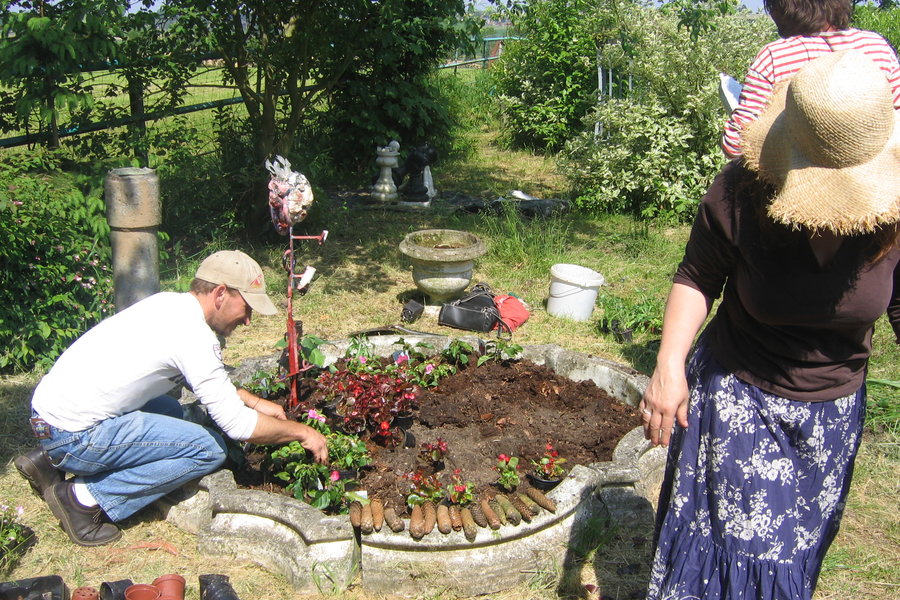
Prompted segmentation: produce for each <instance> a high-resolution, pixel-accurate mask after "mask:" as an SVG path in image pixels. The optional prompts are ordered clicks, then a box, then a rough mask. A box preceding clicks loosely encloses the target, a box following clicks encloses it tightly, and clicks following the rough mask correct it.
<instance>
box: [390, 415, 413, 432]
mask: <svg viewBox="0 0 900 600" xmlns="http://www.w3.org/2000/svg"><path fill="white" fill-rule="evenodd" d="M393 425H394V427H399V428H400V429H403V430H406V429H409V428H410V427H412V426H413V416H412V415H402V416H401V415H397V416H396V417H394V422H393Z"/></svg>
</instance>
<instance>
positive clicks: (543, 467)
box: [531, 442, 566, 479]
mask: <svg viewBox="0 0 900 600" xmlns="http://www.w3.org/2000/svg"><path fill="white" fill-rule="evenodd" d="M565 462H566V459H565V458H562V457H560V455H559V452H558V451H557V450H556V449H555V448H554V447H553V444H552V443H551V442H547V446H546V447H545V449H544V455H543V456H542V457H541V458H540V459H538V460H532V461H531V466H532V467H534V469H533V471H532V473H533V474H534V475H536V476H538V477H540V478H542V479H559V478H560V477H562V476H563V475H565V473H566V470H565V469H564V468H563V466H562V465H563V463H565Z"/></svg>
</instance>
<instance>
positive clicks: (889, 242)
mask: <svg viewBox="0 0 900 600" xmlns="http://www.w3.org/2000/svg"><path fill="white" fill-rule="evenodd" d="M898 243H900V224H898V223H894V224H893V225H884V226H882V227H879V228H878V229H876V230H875V233H873V234H872V245H871V246H870V248H869V252H868V255H869V257H870V261H871V262H873V263H874V262H878V261H879V260H881V259H882V258H884V257H885V256H887V254H888V253H889V252H890V251H891V250H893V249H894V246H896V245H897V244H898Z"/></svg>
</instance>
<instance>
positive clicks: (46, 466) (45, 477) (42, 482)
mask: <svg viewBox="0 0 900 600" xmlns="http://www.w3.org/2000/svg"><path fill="white" fill-rule="evenodd" d="M13 464H14V465H16V470H17V471H19V473H20V474H21V475H22V477H24V478H25V480H26V481H27V482H28V483H29V484H31V489H33V490H34V491H35V493H36V494H37V495H38V496H40V497H41V498H43V497H44V492H46V491H47V490H48V489H49V488H50V486H51V485H53V484H54V483H59V482H60V481H62V480H63V472H62V471H60V470H59V469H57V468H56V467H54V466H53V463H52V462H50V457H49V456H47V453H46V452H44V449H43V448H42V447H40V446H38V447H37V448H35V449H34V450H29V451H28V452H26V453H25V454H22V455H20V456H17V457H16V459H15V460H14V461H13Z"/></svg>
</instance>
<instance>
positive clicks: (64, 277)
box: [0, 155, 113, 372]
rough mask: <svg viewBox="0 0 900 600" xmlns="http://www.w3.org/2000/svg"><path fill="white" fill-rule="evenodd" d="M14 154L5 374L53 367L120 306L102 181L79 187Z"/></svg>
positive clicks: (3, 170) (3, 213) (1, 326)
mask: <svg viewBox="0 0 900 600" xmlns="http://www.w3.org/2000/svg"><path fill="white" fill-rule="evenodd" d="M11 158H13V159H14V160H7V161H4V162H3V163H2V164H0V237H2V239H3V244H2V245H0V262H2V263H3V265H4V267H3V270H2V271H0V371H3V372H9V371H20V370H26V369H31V368H33V367H35V366H39V367H42V368H46V367H48V366H49V365H51V364H52V363H53V361H54V360H55V359H56V357H57V356H59V354H60V353H61V352H62V351H63V350H65V349H66V348H67V347H68V346H69V344H70V343H71V342H72V341H74V340H75V338H77V337H78V336H79V335H81V333H83V332H84V331H86V330H87V329H88V328H90V327H91V326H93V325H94V324H95V323H97V322H99V321H100V320H101V319H102V318H103V317H105V316H106V315H108V314H109V313H110V312H111V311H112V308H113V307H112V302H113V298H112V271H111V268H110V266H109V263H110V249H109V241H108V234H109V227H108V225H107V223H106V218H105V217H104V203H103V200H102V198H101V196H100V191H101V188H100V186H99V185H97V182H96V181H94V182H92V181H86V182H85V188H86V189H87V191H82V190H80V189H74V188H73V187H71V186H70V185H63V184H60V183H59V182H61V181H63V180H64V179H63V177H62V176H61V175H60V174H59V173H58V172H56V171H55V170H53V169H51V170H49V171H47V170H46V169H45V168H46V167H47V166H50V167H52V165H45V164H42V163H41V161H40V158H39V157H37V158H26V157H25V156H24V155H19V156H16V157H11ZM13 162H15V163H16V165H15V166H12V165H11V163H13ZM32 169H33V170H34V172H30V171H31V170H32ZM38 169H41V170H40V171H38Z"/></svg>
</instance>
